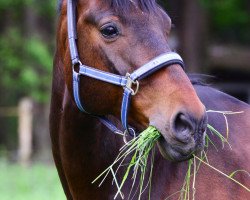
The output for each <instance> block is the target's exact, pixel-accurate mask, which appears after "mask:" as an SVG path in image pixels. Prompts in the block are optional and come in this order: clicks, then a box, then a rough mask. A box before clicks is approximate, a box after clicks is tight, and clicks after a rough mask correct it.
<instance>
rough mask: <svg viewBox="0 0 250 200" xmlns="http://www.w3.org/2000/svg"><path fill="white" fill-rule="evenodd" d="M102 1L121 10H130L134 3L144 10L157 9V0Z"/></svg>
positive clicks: (59, 3) (60, 0)
mask: <svg viewBox="0 0 250 200" xmlns="http://www.w3.org/2000/svg"><path fill="white" fill-rule="evenodd" d="M62 1H63V0H58V10H59V12H60V10H61V7H62ZM75 1H77V0H75ZM102 2H103V3H105V4H107V5H108V6H110V8H112V9H114V10H116V11H119V12H120V11H126V10H128V9H129V8H130V7H131V5H132V4H133V3H136V4H137V5H138V7H139V8H140V9H141V10H142V11H148V12H150V11H155V10H156V8H157V6H156V5H157V4H156V0H102Z"/></svg>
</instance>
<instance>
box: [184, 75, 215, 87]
mask: <svg viewBox="0 0 250 200" xmlns="http://www.w3.org/2000/svg"><path fill="white" fill-rule="evenodd" d="M187 76H188V78H189V80H190V81H191V83H192V84H193V85H201V86H209V85H211V83H212V82H213V81H214V80H215V79H216V77H214V76H211V75H207V74H196V73H194V74H187Z"/></svg>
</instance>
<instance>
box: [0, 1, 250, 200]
mask: <svg viewBox="0 0 250 200" xmlns="http://www.w3.org/2000/svg"><path fill="white" fill-rule="evenodd" d="M159 2H160V4H161V5H162V6H163V7H165V8H166V10H167V11H168V14H169V15H170V17H171V18H172V22H173V29H172V33H171V40H170V43H171V46H172V48H173V49H176V50H177V51H178V52H180V54H181V55H182V56H183V58H184V60H185V63H186V66H187V69H188V71H189V72H192V73H194V72H195V73H204V74H210V75H214V76H216V79H215V81H214V86H215V87H217V88H219V89H221V90H223V91H225V92H227V93H230V94H231V95H233V96H235V97H237V98H239V99H241V100H242V101H245V102H248V103H250V1H248V0H188V1H187V0H162V1H159ZM56 4H57V2H56V0H43V1H37V0H0V14H1V18H0V27H1V28H0V74H1V78H0V194H1V196H0V199H3V200H8V199H11V200H16V199H17V200H20V199H25V200H29V199H36V200H40V199H41V200H42V199H53V200H56V199H59V200H61V199H65V197H64V195H63V192H62V189H61V186H60V183H59V179H58V176H57V173H56V170H55V168H54V165H53V160H52V157H51V150H50V139H49V128H48V127H49V126H48V116H49V102H50V88H51V75H52V60H53V55H54V49H55V29H56V20H57V11H56V9H57V8H56V7H57V5H56Z"/></svg>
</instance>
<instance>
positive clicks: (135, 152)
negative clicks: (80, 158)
mask: <svg viewBox="0 0 250 200" xmlns="http://www.w3.org/2000/svg"><path fill="white" fill-rule="evenodd" d="M160 136H161V135H160V133H159V131H158V130H157V129H156V128H155V127H153V126H149V127H148V128H147V129H146V130H144V131H143V132H142V133H141V134H139V136H137V137H135V138H133V139H132V140H131V141H130V142H128V143H126V144H125V145H124V146H123V147H122V148H121V149H120V153H119V154H118V156H117V157H116V159H115V161H114V162H113V163H112V164H111V165H110V166H109V167H108V168H107V169H106V170H104V171H103V173H101V174H100V175H99V176H98V177H97V178H96V179H95V180H94V181H93V182H92V183H95V182H96V181H98V180H99V179H101V178H102V177H103V178H102V179H101V182H100V184H99V186H101V185H102V183H103V182H104V181H105V179H106V178H107V176H108V175H109V174H110V173H111V174H112V176H113V182H114V183H115V185H116V187H117V193H116V195H115V196H114V199H116V198H117V196H118V195H120V197H121V198H122V199H124V198H125V196H124V194H123V193H122V187H123V186H124V183H125V182H126V180H127V178H128V177H129V174H130V171H132V172H133V175H132V180H133V183H132V186H131V190H130V193H129V195H128V199H130V197H132V198H133V197H134V196H135V195H136V193H137V192H139V197H138V200H140V199H141V196H142V194H143V193H144V192H145V191H146V189H149V199H150V191H151V177H152V173H153V163H154V146H155V143H156V142H157V140H158V139H159V138H160ZM151 151H152V152H151ZM129 155H132V158H131V159H130V161H129V162H128V163H126V162H127V158H128V156H129ZM149 157H151V159H150V160H151V162H150V166H151V167H150V172H149V177H148V178H146V177H145V175H146V171H147V166H148V160H149ZM124 166H125V167H126V170H125V174H124V176H123V178H122V180H121V182H120V183H119V182H118V180H117V178H116V174H117V172H118V170H119V169H120V168H121V167H124ZM138 176H139V186H138V187H137V189H136V191H135V192H134V193H133V189H134V186H135V183H136V180H137V177H138ZM146 179H148V182H147V183H145V180H146Z"/></svg>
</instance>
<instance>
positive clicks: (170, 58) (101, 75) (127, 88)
mask: <svg viewBox="0 0 250 200" xmlns="http://www.w3.org/2000/svg"><path fill="white" fill-rule="evenodd" d="M67 20H68V39H69V49H70V55H71V61H72V70H73V94H74V100H75V103H76V105H77V107H78V108H79V109H80V110H81V111H82V112H84V113H87V114H90V115H92V116H94V117H97V118H98V119H99V120H100V121H101V122H102V123H103V124H104V125H105V126H106V127H107V128H109V129H110V130H111V131H112V132H114V133H116V134H121V135H126V133H129V134H130V135H132V136H135V134H136V133H135V131H134V129H133V128H131V127H130V126H128V122H127V116H128V109H129V105H130V100H131V96H134V95H136V93H137V92H138V90H139V81H140V80H141V79H143V78H146V77H147V76H149V75H151V74H152V73H154V72H155V71H157V70H159V69H161V68H163V67H168V66H170V65H173V64H178V65H180V66H181V67H182V68H184V63H183V61H182V58H181V57H180V56H179V55H178V54H177V53H174V52H169V53H164V54H161V55H159V56H158V57H156V58H154V59H152V60H150V61H149V62H148V63H146V64H144V65H143V66H141V67H140V68H138V69H137V70H135V71H134V72H133V73H131V74H129V73H127V74H126V75H125V76H121V75H117V74H112V73H109V72H105V71H101V70H98V69H95V68H92V67H89V66H86V65H84V64H82V63H81V61H80V58H79V54H78V50H77V29H76V0H68V3H67ZM76 66H77V67H78V69H79V70H76ZM80 76H88V77H91V78H94V79H97V80H100V81H104V82H107V83H110V84H113V85H118V86H121V87H123V89H124V92H123V99H122V106H121V122H122V126H123V128H124V129H125V132H124V131H121V130H119V129H118V128H117V127H116V126H115V125H114V124H113V123H112V122H111V121H110V120H108V119H107V118H106V117H105V116H97V115H93V114H91V113H88V112H87V111H86V110H85V109H84V107H83V105H82V103H81V100H80V95H79V87H80ZM133 88H135V89H133Z"/></svg>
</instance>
